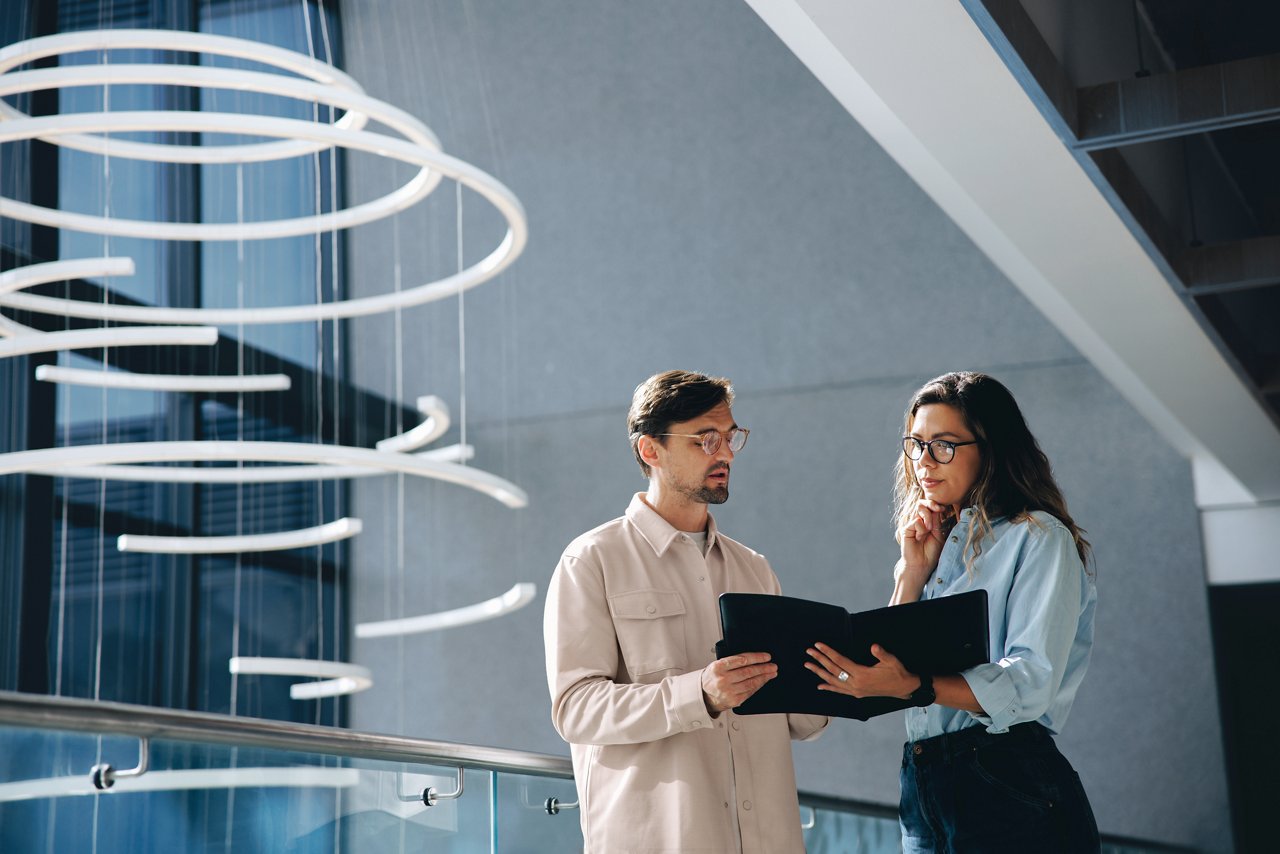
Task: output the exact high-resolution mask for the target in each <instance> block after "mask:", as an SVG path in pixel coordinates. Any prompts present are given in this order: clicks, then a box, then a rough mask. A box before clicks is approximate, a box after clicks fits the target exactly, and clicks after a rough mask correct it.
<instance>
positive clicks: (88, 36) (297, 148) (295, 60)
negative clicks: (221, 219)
mask: <svg viewBox="0 0 1280 854" xmlns="http://www.w3.org/2000/svg"><path fill="white" fill-rule="evenodd" d="M122 49H152V50H160V51H185V52H189V53H202V54H213V55H218V56H230V57H236V58H239V59H249V60H252V61H254V62H257V63H262V64H264V65H270V66H273V67H275V68H278V69H280V70H281V71H287V72H291V73H293V74H297V75H299V76H301V77H305V78H309V79H310V80H314V81H316V82H317V83H320V84H324V85H326V86H329V87H332V88H333V89H336V90H343V91H347V92H355V93H360V94H363V93H364V89H363V88H362V87H361V86H360V84H359V83H357V82H356V81H355V80H354V79H353V78H352V77H351V76H350V75H348V74H345V73H343V72H342V71H339V70H338V69H336V68H334V67H333V66H331V65H328V64H326V63H323V62H320V61H319V60H316V59H312V58H311V57H309V56H305V55H303V54H300V53H297V52H295V51H292V50H287V49H285V48H281V47H276V46H274V45H269V44H263V43H262V42H256V41H249V40H246V39H238V38H234V37H231V36H217V35H211V34H209V33H192V32H180V31H175V30H84V31H80V32H70V33H59V34H57V35H51V36H41V37H39V38H34V39H27V40H26V41H20V42H15V43H13V44H11V45H8V46H7V47H5V48H3V49H2V50H0V75H4V74H6V72H8V71H10V70H11V69H13V68H17V67H19V66H21V65H25V64H27V63H29V62H32V61H33V60H36V59H42V58H45V57H49V56H60V55H63V54H69V53H82V52H84V51H104V50H122ZM65 67H68V68H77V67H78V68H86V67H88V68H101V67H106V68H111V67H113V66H109V65H108V66H84V65H80V66H75V65H69V66H65ZM157 67H161V68H164V69H165V70H166V71H169V72H176V75H178V76H177V77H175V79H181V75H183V74H185V73H187V72H184V71H182V70H181V69H183V68H187V67H190V66H177V65H162V64H157ZM194 67H195V68H198V69H202V70H211V69H213V68H215V66H194ZM220 70H221V69H220ZM20 73H21V72H20ZM8 76H16V75H8ZM285 79H289V78H285ZM111 82H125V81H112V80H105V81H101V83H100V85H101V84H109V83H111ZM188 85H199V84H188ZM23 118H27V115H26V114H25V113H23V112H21V111H19V110H16V109H14V108H13V107H10V106H9V105H8V104H5V103H4V102H3V101H0V120H4V119H23ZM367 121H368V117H367V116H365V115H363V114H362V113H360V112H358V111H355V112H348V113H347V114H346V115H344V116H343V117H342V118H340V119H338V121H337V122H335V123H334V124H335V126H337V127H347V128H351V129H353V130H359V129H360V128H362V127H364V126H365V124H366V122H367ZM55 144H56V145H61V146H64V147H66V148H74V149H77V150H79V151H87V152H89V153H91V154H99V155H106V154H107V152H108V151H110V153H111V155H112V156H128V157H134V158H138V159H147V160H154V159H162V158H161V155H163V154H164V153H166V152H170V151H173V150H175V149H186V148H189V147H187V146H171V145H166V144H156V143H144V142H131V141H128V140H116V139H113V140H111V141H110V142H109V143H108V141H107V140H106V139H104V138H102V137H98V136H81V135H78V134H73V135H71V136H64V137H62V139H61V140H59V141H58V142H57V143H55ZM325 147H326V146H324V145H322V144H317V143H306V142H302V141H296V140H288V141H285V142H270V143H252V144H245V145H239V146H217V147H216V151H211V152H206V153H205V154H204V155H201V157H202V158H203V159H196V160H187V161H183V160H173V159H170V160H169V162H192V163H196V162H200V163H215V162H223V161H220V160H218V159H217V157H218V156H219V153H221V152H222V150H223V149H229V148H234V149H235V150H236V151H237V152H239V155H240V157H241V158H243V159H240V160H239V161H237V162H242V163H250V162H257V161H261V160H275V159H279V158H283V157H296V156H300V155H304V154H312V153H315V152H317V151H321V150H323V149H324V148H325Z"/></svg>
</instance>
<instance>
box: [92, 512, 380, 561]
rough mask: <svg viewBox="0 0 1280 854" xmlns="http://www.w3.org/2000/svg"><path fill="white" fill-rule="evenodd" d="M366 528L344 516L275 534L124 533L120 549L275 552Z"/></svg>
mask: <svg viewBox="0 0 1280 854" xmlns="http://www.w3.org/2000/svg"><path fill="white" fill-rule="evenodd" d="M362 530H364V523H363V522H361V521H360V520H359V519H351V518H343V519H339V520H337V521H336V522H329V523H328V524H325V525H316V526H315V527H313V528H299V529H298V530H296V531H279V532H276V533H273V534H244V535H240V536H227V537H153V536H148V535H146V534H121V535H120V536H119V537H117V538H116V549H117V550H118V551H122V552H146V553H147V554H178V555H213V554H232V553H236V552H274V551H282V550H284V549H302V548H308V547H310V546H322V545H324V544H326V543H336V542H338V541H339V540H345V539H348V538H350V537H354V536H356V535H357V534H359V533H360V532H361V531H362Z"/></svg>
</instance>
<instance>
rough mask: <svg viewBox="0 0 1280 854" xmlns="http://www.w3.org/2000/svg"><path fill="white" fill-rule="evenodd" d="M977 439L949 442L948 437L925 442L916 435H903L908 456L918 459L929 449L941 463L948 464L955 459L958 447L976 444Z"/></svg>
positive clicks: (903, 448)
mask: <svg viewBox="0 0 1280 854" xmlns="http://www.w3.org/2000/svg"><path fill="white" fill-rule="evenodd" d="M976 444H978V442H977V440H976V439H975V440H974V441H972V442H948V441H947V440H946V439H934V440H933V441H932V442H924V441H921V440H920V439H917V438H916V437H915V436H903V437H902V452H903V453H904V454H906V455H907V457H908V458H910V459H913V460H918V459H920V458H921V457H923V456H924V449H925V448H928V449H929V456H931V457H933V458H934V460H936V461H937V462H938V463H940V464H941V465H944V466H945V465H946V464H947V463H949V462H951V461H952V460H953V459H955V456H956V448H959V447H961V446H963V445H976Z"/></svg>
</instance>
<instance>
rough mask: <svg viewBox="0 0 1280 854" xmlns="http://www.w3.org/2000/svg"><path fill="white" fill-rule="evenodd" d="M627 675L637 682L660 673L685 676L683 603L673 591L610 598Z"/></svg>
mask: <svg viewBox="0 0 1280 854" xmlns="http://www.w3.org/2000/svg"><path fill="white" fill-rule="evenodd" d="M609 612H610V613H611V614H612V615H613V625H614V628H615V629H616V630H617V632H618V646H619V647H620V648H621V649H622V658H623V663H624V665H625V667H626V668H627V672H628V673H630V674H631V676H632V678H633V679H635V680H636V681H638V682H647V681H649V680H647V679H644V678H643V677H645V676H647V675H651V674H655V673H658V672H660V671H663V670H678V671H680V672H684V670H685V667H686V662H687V661H688V657H687V655H686V654H685V638H684V600H682V599H681V598H680V594H679V593H677V592H675V591H674V590H632V591H630V592H627V593H618V594H615V595H613V596H610V597H609Z"/></svg>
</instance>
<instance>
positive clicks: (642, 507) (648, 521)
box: [626, 492, 719, 557]
mask: <svg viewBox="0 0 1280 854" xmlns="http://www.w3.org/2000/svg"><path fill="white" fill-rule="evenodd" d="M626 516H627V519H628V521H630V522H631V524H632V525H635V526H636V530H637V531H639V532H640V536H642V537H644V540H645V542H647V543H648V544H649V547H650V548H652V549H653V551H654V554H656V555H657V556H658V557H662V556H663V555H664V554H666V551H667V549H669V548H670V547H671V544H672V543H673V542H675V540H676V538H677V537H680V536H681V535H682V532H681V531H678V530H676V528H675V526H673V525H672V524H671V523H670V522H668V521H667V520H666V519H663V518H662V516H660V515H659V514H658V511H657V510H654V509H653V508H652V507H650V506H649V504H648V502H646V501H645V500H644V493H643V492H637V493H636V494H635V495H634V496H632V498H631V504H629V505H628V506H627V513H626ZM718 541H719V538H718V536H717V534H716V520H715V517H713V516H712V515H711V514H710V513H708V514H707V552H708V553H710V552H711V549H712V548H713V547H714V546H715V545H716V543H717V542H718Z"/></svg>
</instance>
